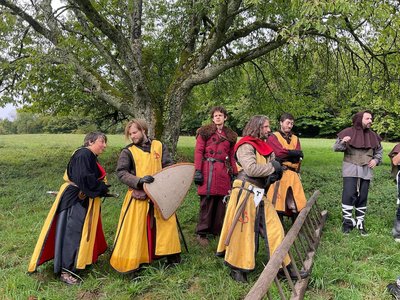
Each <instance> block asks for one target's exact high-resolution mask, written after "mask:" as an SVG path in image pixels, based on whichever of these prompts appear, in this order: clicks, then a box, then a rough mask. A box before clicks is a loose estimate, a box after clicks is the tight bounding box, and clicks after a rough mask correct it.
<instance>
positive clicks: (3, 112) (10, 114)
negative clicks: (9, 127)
mask: <svg viewBox="0 0 400 300" xmlns="http://www.w3.org/2000/svg"><path fill="white" fill-rule="evenodd" d="M16 115H17V111H16V110H15V107H14V106H12V105H11V104H7V105H6V106H5V107H0V119H9V120H13V119H15V117H16Z"/></svg>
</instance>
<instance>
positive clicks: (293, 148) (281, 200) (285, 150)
mask: <svg viewBox="0 0 400 300" xmlns="http://www.w3.org/2000/svg"><path fill="white" fill-rule="evenodd" d="M279 124H280V130H278V131H276V132H274V133H273V134H270V135H269V136H268V139H267V143H268V144H269V145H270V146H271V147H272V149H273V150H274V153H275V156H276V158H275V159H276V160H278V161H279V162H280V163H281V164H282V168H283V175H282V178H281V180H279V181H277V182H275V183H274V184H273V185H271V188H270V189H269V191H268V195H267V198H268V199H269V200H270V201H271V202H272V204H273V205H274V207H275V210H276V211H277V213H278V214H279V217H280V218H281V220H282V217H283V216H284V215H285V216H289V217H292V219H293V221H294V219H295V218H296V217H297V215H298V214H299V212H300V211H301V210H302V209H303V208H304V207H305V206H306V202H307V199H306V196H305V194H304V190H303V185H302V184H301V181H300V175H299V172H300V165H301V160H302V159H303V157H304V156H303V151H301V146H300V140H299V138H298V137H297V136H296V135H294V134H293V132H292V128H293V125H294V117H293V115H291V114H289V113H284V114H282V115H281V117H280V122H279Z"/></svg>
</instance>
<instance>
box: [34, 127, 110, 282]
mask: <svg viewBox="0 0 400 300" xmlns="http://www.w3.org/2000/svg"><path fill="white" fill-rule="evenodd" d="M106 146H107V137H106V135H105V134H104V133H101V132H90V133H88V134H87V135H86V136H85V139H84V141H83V146H82V147H81V148H78V149H77V150H76V151H75V152H74V153H73V154H72V156H71V158H70V161H69V163H68V165H67V168H66V170H65V173H64V181H65V183H64V184H63V185H62V186H61V187H60V190H59V191H58V193H57V197H56V200H55V201H54V203H53V206H52V207H51V209H50V212H49V214H48V215H47V218H46V221H45V223H44V225H43V228H42V231H41V233H40V236H39V239H38V241H37V243H36V247H35V250H34V252H33V255H32V259H31V262H30V264H29V268H28V272H30V273H31V272H34V271H36V269H37V267H38V266H40V265H41V264H43V263H44V262H46V261H48V260H51V259H54V273H56V274H61V275H60V279H61V281H63V282H65V283H67V284H77V283H79V280H78V278H79V277H78V276H77V275H76V274H75V272H76V271H77V270H83V269H85V268H86V266H87V265H90V264H92V263H94V262H96V261H97V258H98V257H99V255H100V254H102V253H104V252H105V251H106V249H107V243H106V240H105V237H104V233H103V228H102V224H101V215H100V205H101V199H100V197H102V196H105V195H106V194H107V192H108V185H107V184H106V183H107V180H106V172H105V170H104V169H103V167H102V166H101V165H100V164H99V162H98V161H97V156H98V155H100V154H101V153H102V152H103V151H104V149H105V148H106Z"/></svg>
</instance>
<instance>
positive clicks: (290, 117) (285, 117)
mask: <svg viewBox="0 0 400 300" xmlns="http://www.w3.org/2000/svg"><path fill="white" fill-rule="evenodd" d="M285 120H292V121H294V117H293V115H292V114H290V113H283V114H282V115H281V117H280V119H279V121H281V122H283V121H285Z"/></svg>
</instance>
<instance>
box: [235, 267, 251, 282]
mask: <svg viewBox="0 0 400 300" xmlns="http://www.w3.org/2000/svg"><path fill="white" fill-rule="evenodd" d="M231 277H232V278H233V280H235V281H237V282H243V283H246V282H247V274H246V273H245V272H242V271H239V270H233V269H232V270H231Z"/></svg>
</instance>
